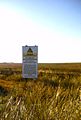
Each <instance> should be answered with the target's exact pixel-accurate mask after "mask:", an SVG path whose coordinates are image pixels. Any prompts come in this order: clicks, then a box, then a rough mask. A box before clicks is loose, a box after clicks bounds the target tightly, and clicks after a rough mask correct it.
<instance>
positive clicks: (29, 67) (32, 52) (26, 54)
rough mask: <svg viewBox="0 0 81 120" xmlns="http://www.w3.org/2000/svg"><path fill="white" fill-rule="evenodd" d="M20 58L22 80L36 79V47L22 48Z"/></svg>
mask: <svg viewBox="0 0 81 120" xmlns="http://www.w3.org/2000/svg"><path fill="white" fill-rule="evenodd" d="M22 58H23V59H22V76H23V78H37V76H38V46H22Z"/></svg>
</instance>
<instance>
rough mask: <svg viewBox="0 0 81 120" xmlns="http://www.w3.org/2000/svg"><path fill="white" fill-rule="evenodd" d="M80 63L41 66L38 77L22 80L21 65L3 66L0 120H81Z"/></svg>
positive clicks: (0, 70)
mask: <svg viewBox="0 0 81 120" xmlns="http://www.w3.org/2000/svg"><path fill="white" fill-rule="evenodd" d="M80 119H81V63H65V64H53V63H51V64H46V63H39V64H38V78H37V79H24V78H22V64H15V63H12V64H7V63H4V64H0V120H80Z"/></svg>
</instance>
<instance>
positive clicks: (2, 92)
mask: <svg viewBox="0 0 81 120" xmlns="http://www.w3.org/2000/svg"><path fill="white" fill-rule="evenodd" d="M7 94H8V91H7V90H6V89H5V88H4V87H2V86H0V96H6V95H7Z"/></svg>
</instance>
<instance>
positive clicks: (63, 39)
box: [0, 0, 81, 63]
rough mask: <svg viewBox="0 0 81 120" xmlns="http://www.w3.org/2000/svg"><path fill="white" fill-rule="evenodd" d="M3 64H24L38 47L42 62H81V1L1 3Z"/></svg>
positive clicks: (8, 0)
mask: <svg viewBox="0 0 81 120" xmlns="http://www.w3.org/2000/svg"><path fill="white" fill-rule="evenodd" d="M0 26H1V27H0V34H1V35H0V58H1V59H0V62H22V46H23V45H38V53H39V54H38V56H39V57H38V61H39V62H53V63H58V62H81V0H0Z"/></svg>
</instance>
